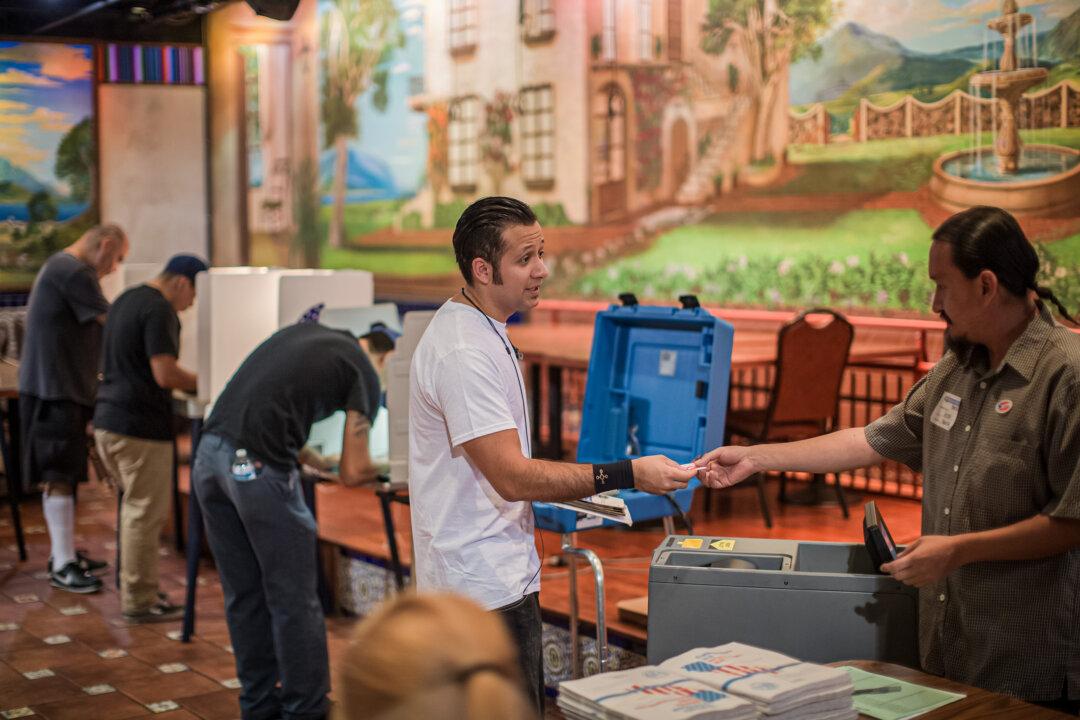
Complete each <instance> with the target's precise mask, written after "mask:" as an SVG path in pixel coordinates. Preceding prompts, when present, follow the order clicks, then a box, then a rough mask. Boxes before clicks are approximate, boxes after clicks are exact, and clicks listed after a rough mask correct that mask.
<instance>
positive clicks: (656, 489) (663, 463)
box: [632, 455, 697, 495]
mask: <svg viewBox="0 0 1080 720" xmlns="http://www.w3.org/2000/svg"><path fill="white" fill-rule="evenodd" d="M632 462H633V467H634V487H635V488H637V489H638V490H644V491H645V492H648V493H652V494H654V495H659V494H661V493H666V492H671V491H672V490H682V489H683V488H684V487H686V484H687V483H688V482H690V480H691V478H693V477H694V475H696V474H697V468H696V466H694V465H693V464H689V465H680V464H679V463H677V462H675V461H674V460H672V459H671V458H668V457H664V456H663V455H649V456H648V457H640V458H636V459H634V460H633V461H632Z"/></svg>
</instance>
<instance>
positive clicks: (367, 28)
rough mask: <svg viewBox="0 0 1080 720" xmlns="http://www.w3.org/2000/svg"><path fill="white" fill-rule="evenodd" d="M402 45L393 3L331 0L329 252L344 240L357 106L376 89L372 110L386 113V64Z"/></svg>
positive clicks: (326, 116)
mask: <svg viewBox="0 0 1080 720" xmlns="http://www.w3.org/2000/svg"><path fill="white" fill-rule="evenodd" d="M404 43H405V35H404V33H402V32H401V28H400V26H399V24H398V12H397V8H395V7H394V2H393V0H334V1H333V2H332V3H330V4H329V5H328V7H327V10H326V12H325V14H324V16H323V43H322V45H323V50H324V53H325V56H324V61H323V82H322V103H321V105H322V108H321V110H322V121H323V131H324V135H325V142H326V147H327V148H331V147H332V148H334V153H335V156H334V180H333V195H334V208H333V213H332V215H331V218H330V245H331V247H341V246H342V245H343V244H344V239H345V192H346V184H347V182H346V181H347V174H348V169H349V167H348V162H349V155H348V153H349V150H348V141H349V138H357V137H359V136H360V116H359V113H358V112H357V107H356V102H357V100H358V99H359V98H360V96H361V95H363V94H364V93H365V92H366V91H367V90H368V89H369V88H374V90H375V91H374V93H373V94H372V98H371V102H372V105H373V106H374V107H375V109H376V110H378V111H380V112H382V111H383V110H385V109H386V103H387V100H388V95H387V89H386V83H387V80H388V79H389V71H388V70H387V67H386V65H387V61H388V60H389V59H390V56H391V55H392V54H393V52H394V49H395V48H399V47H402V46H403V45H404Z"/></svg>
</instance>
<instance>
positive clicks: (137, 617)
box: [124, 593, 184, 625]
mask: <svg viewBox="0 0 1080 720" xmlns="http://www.w3.org/2000/svg"><path fill="white" fill-rule="evenodd" d="M158 598H159V599H158V601H157V602H156V603H154V604H153V605H151V606H150V607H148V608H147V609H145V610H141V611H139V612H134V613H124V620H127V621H128V623H130V624H131V625H142V624H143V623H156V622H168V621H169V620H176V619H177V618H179V617H181V616H183V614H184V608H183V606H181V605H173V604H172V603H171V602H169V601H168V600H166V599H164V598H162V597H161V594H160V593H159V594H158Z"/></svg>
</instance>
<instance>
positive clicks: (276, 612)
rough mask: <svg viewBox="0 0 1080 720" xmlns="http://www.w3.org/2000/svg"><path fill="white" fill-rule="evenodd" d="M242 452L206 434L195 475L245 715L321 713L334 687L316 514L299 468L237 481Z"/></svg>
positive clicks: (296, 718) (250, 719)
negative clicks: (236, 457) (236, 461)
mask: <svg viewBox="0 0 1080 720" xmlns="http://www.w3.org/2000/svg"><path fill="white" fill-rule="evenodd" d="M234 452H235V448H233V447H232V445H231V444H230V443H229V442H227V441H226V440H224V439H222V438H220V437H218V436H216V435H203V436H202V439H201V440H200V442H199V450H198V454H197V455H196V458H195V467H194V469H193V470H192V483H193V485H194V487H195V491H196V494H197V497H198V499H199V504H200V505H201V506H202V511H203V518H204V520H205V522H206V537H207V540H208V541H209V543H210V549H211V550H212V551H213V553H214V560H215V561H216V562H217V567H218V572H219V573H220V575H221V585H222V588H223V589H224V591H225V619H226V621H227V623H228V625H229V637H230V638H231V639H232V645H233V651H234V652H235V654H236V674H237V676H238V677H239V679H240V684H241V687H242V690H241V691H240V711H241V715H242V716H243V718H244V720H268V719H269V718H279V717H281V718H286V719H287V720H301V719H302V720H314V719H315V718H323V717H325V715H326V713H327V711H328V709H329V703H328V701H327V698H326V694H327V693H328V692H329V691H330V672H329V661H328V659H327V653H326V622H325V619H324V618H323V611H322V606H321V605H320V604H319V598H318V594H317V591H316V582H317V580H316V578H317V569H316V567H315V563H314V558H315V544H316V529H315V519H314V518H313V517H312V516H311V512H310V511H309V510H308V508H307V505H305V504H304V498H303V495H302V491H301V487H300V473H299V471H298V470H294V471H292V472H289V473H285V472H281V471H279V470H274V469H272V468H269V467H263V468H261V469H260V470H259V473H258V477H257V478H255V479H254V480H237V479H235V478H234V477H233V476H232V472H231V470H230V467H231V465H232V458H233V453H234ZM278 682H280V683H281V687H280V688H278V687H276V685H277V683H278Z"/></svg>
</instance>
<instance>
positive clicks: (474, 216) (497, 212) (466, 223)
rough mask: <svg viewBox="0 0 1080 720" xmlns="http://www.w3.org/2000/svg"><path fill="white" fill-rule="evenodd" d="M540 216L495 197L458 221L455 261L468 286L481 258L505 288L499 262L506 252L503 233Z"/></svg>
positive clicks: (510, 200)
mask: <svg viewBox="0 0 1080 720" xmlns="http://www.w3.org/2000/svg"><path fill="white" fill-rule="evenodd" d="M535 222H536V214H535V213H534V212H533V211H532V208H530V207H529V206H528V205H526V204H525V203H523V202H521V201H520V200H516V199H514V198H510V197H502V196H493V197H486V198H481V199H480V200H477V201H476V202H474V203H473V204H472V205H470V206H469V207H467V208H465V212H463V213H461V217H460V218H458V221H457V226H456V227H455V228H454V241H453V242H454V257H455V258H456V259H457V264H458V269H460V270H461V276H462V277H463V278H465V282H466V284H468V285H472V282H473V272H472V262H473V260H474V259H476V258H480V259H481V260H484V261H486V262H488V263H490V264H491V267H492V268H493V272H492V281H493V282H494V283H495V284H496V285H501V284H502V275H501V273H500V272H499V259H500V258H502V256H503V253H504V252H505V251H506V248H505V247H504V245H503V239H502V235H503V232H504V231H505V230H506V229H507V228H509V227H514V226H516V225H532V224H533V223H535Z"/></svg>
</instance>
